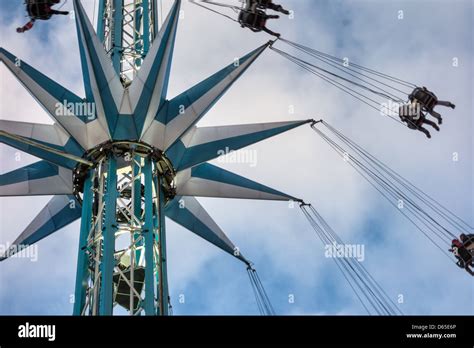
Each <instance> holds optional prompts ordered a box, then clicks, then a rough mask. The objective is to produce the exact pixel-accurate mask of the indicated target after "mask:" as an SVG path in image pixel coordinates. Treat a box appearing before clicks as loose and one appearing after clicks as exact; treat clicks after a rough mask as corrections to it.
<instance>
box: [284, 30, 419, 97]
mask: <svg viewBox="0 0 474 348" xmlns="http://www.w3.org/2000/svg"><path fill="white" fill-rule="evenodd" d="M280 40H281V41H282V42H284V43H286V44H288V45H290V46H293V47H295V48H297V49H299V50H301V51H303V52H306V53H308V52H312V53H315V54H319V55H321V56H324V57H326V58H329V59H332V60H333V61H336V62H341V63H342V62H344V60H343V59H341V58H338V57H335V56H332V55H330V54H327V53H324V52H321V51H318V50H316V49H314V48H310V47H307V46H304V45H302V44H298V43H296V42H292V41H290V40H286V39H284V38H280ZM350 65H351V66H353V67H356V68H358V69H361V70H363V71H366V72H368V73H372V74H374V75H377V76H379V77H382V78H385V79H387V80H390V81H392V82H396V83H399V84H401V85H404V86H406V87H410V88H412V87H413V88H414V87H416V85H415V84H414V83H412V82H408V81H404V80H402V79H399V78H397V77H394V76H390V75H388V74H385V73H382V72H379V71H377V70H374V69H369V68H367V67H364V66H362V65H359V64H356V63H350Z"/></svg>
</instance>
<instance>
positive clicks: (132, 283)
mask: <svg viewBox="0 0 474 348" xmlns="http://www.w3.org/2000/svg"><path fill="white" fill-rule="evenodd" d="M98 13H99V16H98V23H97V34H98V37H99V39H101V41H102V42H103V45H104V48H105V50H106V52H107V53H108V55H109V56H110V58H111V60H112V63H113V67H114V70H115V71H116V72H117V74H118V75H119V76H120V80H121V82H122V84H123V85H124V87H125V88H126V87H127V86H128V85H129V84H130V83H131V81H133V78H134V77H135V75H136V73H137V72H138V70H139V69H140V66H141V63H142V61H143V59H144V57H145V56H146V54H147V52H148V49H149V47H150V43H151V42H152V41H153V39H154V37H155V33H156V32H157V28H156V25H157V22H156V20H155V18H157V17H156V0H101V1H100V3H99V11H98ZM87 158H88V159H89V160H90V161H91V162H92V163H94V165H93V167H92V168H89V167H88V166H85V165H82V164H79V165H78V166H77V167H76V170H75V172H74V174H75V176H74V184H75V189H76V195H77V197H78V199H79V200H82V218H81V232H80V241H79V243H80V244H79V254H78V266H77V278H76V290H75V304H74V314H75V315H111V314H113V313H114V308H115V307H116V306H117V305H118V306H120V307H122V308H123V309H125V310H126V311H128V313H129V314H130V315H140V314H141V313H143V312H144V313H145V314H146V315H157V314H158V315H166V314H168V306H169V301H168V288H167V277H166V251H165V245H166V239H165V238H166V237H165V224H164V212H163V207H164V205H165V203H166V199H167V198H170V197H173V195H174V193H173V188H172V181H173V177H174V170H173V168H172V166H171V164H170V163H169V161H168V160H167V159H166V157H165V156H164V155H163V153H161V152H160V151H157V150H156V149H153V148H151V147H150V146H147V145H145V144H140V143H138V142H137V143H135V142H129V141H122V142H111V143H108V144H105V145H100V146H99V147H97V148H94V149H93V150H92V151H89V153H88V154H87ZM81 192H83V194H82V195H81V194H80V193H81ZM81 196H82V197H81Z"/></svg>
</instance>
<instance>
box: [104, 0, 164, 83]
mask: <svg viewBox="0 0 474 348" xmlns="http://www.w3.org/2000/svg"><path fill="white" fill-rule="evenodd" d="M98 13H99V16H98V21H97V35H98V37H99V38H100V39H101V40H102V42H103V44H104V47H105V49H106V51H107V52H108V54H109V55H110V57H111V59H112V62H113V66H114V69H115V70H116V71H117V73H119V74H120V76H121V78H122V83H124V84H127V83H130V82H131V81H133V78H134V77H135V75H136V73H137V71H138V70H139V69H140V66H141V64H142V62H143V59H144V58H145V56H146V54H147V53H148V50H149V48H150V45H151V43H152V42H153V40H154V39H155V37H156V35H157V31H158V16H157V0H100V2H99V11H98Z"/></svg>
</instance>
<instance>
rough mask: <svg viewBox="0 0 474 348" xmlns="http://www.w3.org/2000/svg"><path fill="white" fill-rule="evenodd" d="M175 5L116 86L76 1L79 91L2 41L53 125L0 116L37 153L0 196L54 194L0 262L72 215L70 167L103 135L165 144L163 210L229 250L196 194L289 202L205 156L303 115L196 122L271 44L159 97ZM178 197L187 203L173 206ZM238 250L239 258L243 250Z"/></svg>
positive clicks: (1, 126) (6, 179)
mask: <svg viewBox="0 0 474 348" xmlns="http://www.w3.org/2000/svg"><path fill="white" fill-rule="evenodd" d="M180 2H181V1H180V0H176V1H175V3H174V5H173V7H172V9H171V11H170V13H169V15H168V17H167V19H166V21H165V22H164V24H163V26H162V28H161V30H160V32H159V35H158V36H157V37H156V39H155V40H154V42H153V45H152V47H151V48H150V51H149V52H148V54H147V57H146V59H145V60H144V63H143V64H142V66H141V68H140V70H139V71H138V74H137V75H136V77H135V78H134V80H133V82H132V84H131V85H130V86H127V87H124V86H123V84H122V83H121V81H120V77H119V76H118V75H117V73H116V71H115V70H114V68H113V66H112V61H111V59H110V57H109V56H108V55H107V54H106V52H105V50H104V48H103V45H102V43H101V42H100V40H99V38H98V37H97V35H96V33H95V31H94V29H93V26H92V24H91V23H90V21H89V19H88V17H87V15H86V13H85V11H84V8H83V7H82V5H81V2H80V1H79V0H77V1H74V9H75V14H76V16H75V17H76V27H77V33H78V38H79V49H80V56H81V65H82V71H83V76H84V87H85V88H84V89H85V94H86V96H85V98H81V97H79V96H77V95H75V94H74V93H72V92H71V91H69V90H68V89H66V88H65V87H63V86H61V85H59V84H58V83H56V82H55V81H53V80H51V79H50V78H48V77H47V76H45V75H44V74H42V73H41V72H39V71H38V70H36V69H35V68H33V67H32V66H31V65H29V64H28V63H26V62H23V61H21V60H18V59H17V57H15V56H14V55H13V54H12V53H10V52H8V51H7V50H5V49H3V48H0V60H1V61H2V62H3V63H4V64H5V65H6V67H7V68H8V69H9V70H10V71H11V73H12V74H13V75H14V76H15V77H16V78H17V79H18V81H20V82H21V83H22V85H23V86H24V87H25V88H26V89H27V90H28V91H29V92H30V94H31V95H32V96H33V97H34V98H35V99H36V100H37V102H38V103H39V104H40V105H41V106H42V107H43V108H44V110H45V111H46V112H47V113H48V114H49V115H50V116H51V117H52V118H53V120H54V122H55V123H54V124H53V125H44V124H35V123H26V122H15V121H6V120H0V141H1V142H2V143H5V144H8V145H10V146H12V147H14V148H17V149H19V150H21V151H25V152H27V153H29V154H31V155H34V156H36V157H39V158H40V159H41V160H40V161H39V162H36V163H33V164H31V165H28V166H25V167H22V168H19V169H16V170H14V171H12V172H9V173H6V174H3V175H1V176H0V196H33V195H53V198H52V199H51V200H50V201H49V203H48V204H47V205H46V206H45V207H44V208H43V210H41V212H40V213H39V214H38V215H37V216H36V217H35V218H34V220H33V221H32V222H31V223H30V224H29V226H28V227H27V228H26V229H25V230H24V231H23V232H22V233H21V234H20V236H19V237H18V238H17V239H16V240H15V242H14V243H13V245H12V249H11V251H10V252H7V253H6V254H5V255H3V256H0V260H2V259H5V258H6V257H7V256H10V255H11V254H12V253H13V252H14V250H15V249H14V248H15V246H19V245H22V246H25V245H31V244H33V243H35V242H37V241H39V240H41V239H43V238H45V237H47V236H48V235H50V234H52V233H54V232H56V231H58V230H59V229H61V228H62V227H64V226H66V225H68V224H70V223H71V222H73V221H75V220H76V219H78V218H80V216H81V209H80V203H79V202H78V201H77V200H76V198H75V196H74V195H73V175H72V174H73V173H72V171H73V169H74V168H75V166H76V165H77V164H78V163H80V162H84V161H86V160H85V159H84V158H83V155H84V154H85V153H86V152H87V151H88V150H90V149H93V148H94V147H96V146H98V145H99V144H102V143H104V142H110V141H118V140H133V141H140V142H143V143H146V144H148V145H151V146H153V147H155V148H157V149H159V150H161V151H163V152H164V153H165V154H166V156H167V157H168V158H169V159H170V161H171V163H172V165H173V167H174V168H175V169H176V171H177V174H176V190H177V195H176V197H175V198H174V199H173V200H172V201H170V202H168V203H167V205H166V207H165V214H166V216H167V217H168V218H170V219H172V220H173V221H175V222H176V223H178V224H180V225H181V226H183V227H185V228H187V229H189V230H190V231H192V232H194V233H195V234H197V235H199V236H200V237H202V238H204V239H205V240H207V241H208V242H210V243H212V244H214V245H216V246H217V247H219V248H221V249H223V250H224V251H226V252H228V253H230V254H231V255H233V256H236V255H234V248H235V246H234V244H233V243H232V242H231V241H230V240H229V238H227V236H226V235H225V234H224V232H223V231H222V230H221V229H220V228H219V226H218V225H217V224H216V223H215V222H214V220H213V219H212V218H211V217H210V216H209V214H208V213H207V212H206V211H205V209H204V208H203V207H202V206H201V205H200V204H199V202H198V201H197V199H196V198H195V197H220V198H240V199H264V200H297V199H296V198H294V197H292V196H290V195H287V194H285V193H282V192H280V191H277V190H274V189H272V188H269V187H267V186H264V185H262V184H259V183H256V182H254V181H252V180H249V179H246V178H244V177H242V176H239V175H236V174H233V173H231V172H228V171H226V170H224V169H222V168H219V167H217V166H214V165H212V164H210V163H207V161H210V160H212V159H214V158H216V157H218V154H219V150H221V149H228V150H238V149H241V148H243V147H245V146H248V145H251V144H254V143H256V142H259V141H262V140H264V139H267V138H269V137H272V136H275V135H278V134H280V133H283V132H286V131H288V130H291V129H293V128H295V127H298V126H300V125H303V124H306V123H308V122H311V120H302V121H288V122H275V123H260V124H247V125H233V126H219V127H197V126H196V124H197V122H198V121H199V120H200V119H201V118H202V117H203V116H204V115H205V114H206V112H207V111H208V110H209V109H210V108H211V107H212V106H213V105H214V103H216V102H217V101H218V100H219V98H220V97H222V95H223V94H224V93H225V92H226V91H227V90H228V89H229V88H230V87H231V86H232V84H233V83H234V82H235V81H236V80H237V79H238V78H239V77H240V76H241V75H242V74H243V73H244V72H245V71H246V70H247V69H248V68H249V66H250V65H252V63H253V62H254V61H255V60H256V59H257V58H258V56H259V55H260V54H261V53H262V52H263V51H264V50H265V49H266V48H267V47H268V46H269V43H268V44H265V45H263V46H261V47H258V48H257V49H255V50H253V51H252V52H250V53H248V54H247V55H245V56H243V57H242V58H240V59H239V60H238V62H233V63H232V64H230V65H228V66H226V67H225V68H223V69H222V70H220V71H218V72H217V73H215V74H214V75H212V76H210V77H208V78H207V79H205V80H203V81H202V82H200V83H198V84H197V85H195V86H193V87H192V88H190V89H188V90H187V91H185V92H183V93H181V94H180V95H178V96H176V97H175V98H173V99H171V100H169V99H167V98H166V95H167V87H168V80H169V77H170V68H171V61H172V57H173V47H174V42H175V37H176V31H177V25H178V18H179V9H180ZM69 103H74V105H87V104H93V105H95V110H94V113H93V114H92V115H91V114H90V113H87V112H86V111H87V110H86V108H82V110H77V108H74V109H70V108H68V107H67V105H68V104H69ZM58 105H59V106H62V110H61V111H62V112H58ZM79 109H80V108H79ZM91 116H92V117H91ZM180 200H182V201H184V202H185V204H184V205H181V206H180V204H179V203H178V202H179V201H180ZM71 202H75V204H71ZM236 257H238V258H240V259H241V260H243V261H244V262H247V261H246V260H245V259H244V258H243V257H242V256H241V255H237V256H236Z"/></svg>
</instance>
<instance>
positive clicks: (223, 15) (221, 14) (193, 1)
mask: <svg viewBox="0 0 474 348" xmlns="http://www.w3.org/2000/svg"><path fill="white" fill-rule="evenodd" d="M189 2H190V3H191V4H194V5H196V6H199V7H202V8H204V9H206V10H208V11H211V12H214V13H216V14H218V15H219V16H222V17H225V18H227V19H230V20H231V21H233V22H237V23H239V21H238V20H236V19H235V18H232V17H231V16H228V15H226V14H224V13H222V12H219V11H216V10H214V9H212V8H210V7H207V6H204V5H203V4H201V3H199V2H198V1H197V0H189ZM204 2H205V3H207V1H204Z"/></svg>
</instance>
